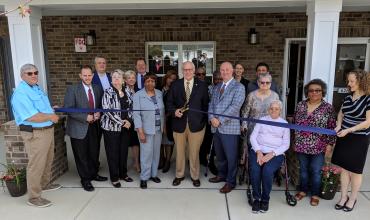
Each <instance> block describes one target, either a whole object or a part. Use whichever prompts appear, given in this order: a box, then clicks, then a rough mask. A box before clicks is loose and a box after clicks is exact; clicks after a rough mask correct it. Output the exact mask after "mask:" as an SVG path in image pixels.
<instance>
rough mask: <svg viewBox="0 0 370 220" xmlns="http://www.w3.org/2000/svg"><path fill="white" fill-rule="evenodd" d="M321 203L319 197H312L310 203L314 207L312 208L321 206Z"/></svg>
mask: <svg viewBox="0 0 370 220" xmlns="http://www.w3.org/2000/svg"><path fill="white" fill-rule="evenodd" d="M319 202H320V200H319V198H318V197H316V196H315V197H311V201H310V204H311V205H312V206H318V205H319Z"/></svg>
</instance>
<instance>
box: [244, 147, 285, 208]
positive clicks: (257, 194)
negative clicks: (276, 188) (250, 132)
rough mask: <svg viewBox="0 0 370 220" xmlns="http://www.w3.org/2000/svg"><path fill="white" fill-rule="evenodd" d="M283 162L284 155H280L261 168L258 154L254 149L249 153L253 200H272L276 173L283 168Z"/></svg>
mask: <svg viewBox="0 0 370 220" xmlns="http://www.w3.org/2000/svg"><path fill="white" fill-rule="evenodd" d="M283 161H284V155H279V156H276V157H273V158H272V159H271V160H269V161H268V162H267V163H264V164H262V166H260V165H259V164H258V163H257V154H256V152H255V151H254V150H252V149H251V150H250V151H249V166H250V169H249V170H250V178H251V184H252V189H253V199H255V200H257V201H263V202H268V201H269V200H270V192H271V189H272V182H273V179H274V173H275V171H277V170H278V169H279V168H280V167H281V164H282V163H283ZM261 184H262V190H261Z"/></svg>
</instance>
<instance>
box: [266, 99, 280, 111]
mask: <svg viewBox="0 0 370 220" xmlns="http://www.w3.org/2000/svg"><path fill="white" fill-rule="evenodd" d="M272 105H278V106H279V108H280V110H282V109H283V103H282V102H281V101H280V100H273V101H271V103H270V106H269V108H271V106H272Z"/></svg>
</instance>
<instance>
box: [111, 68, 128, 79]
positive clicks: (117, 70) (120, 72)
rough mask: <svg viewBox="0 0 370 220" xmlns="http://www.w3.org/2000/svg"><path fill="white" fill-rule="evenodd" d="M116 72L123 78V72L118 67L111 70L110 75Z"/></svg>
mask: <svg viewBox="0 0 370 220" xmlns="http://www.w3.org/2000/svg"><path fill="white" fill-rule="evenodd" d="M116 74H118V75H119V76H121V77H122V78H125V73H124V72H123V71H122V70H120V69H115V70H113V71H112V73H111V76H112V77H113V75H116Z"/></svg>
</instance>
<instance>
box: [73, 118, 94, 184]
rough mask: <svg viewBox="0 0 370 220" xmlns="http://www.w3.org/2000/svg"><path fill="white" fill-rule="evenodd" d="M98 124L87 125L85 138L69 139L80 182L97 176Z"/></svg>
mask: <svg viewBox="0 0 370 220" xmlns="http://www.w3.org/2000/svg"><path fill="white" fill-rule="evenodd" d="M98 126H99V123H98V122H94V123H91V124H89V127H88V129H87V133H86V136H85V138H83V139H77V138H71V145H72V151H73V155H74V157H75V162H76V167H77V171H78V174H79V175H80V178H81V182H89V181H91V180H93V179H94V178H95V177H96V175H97V174H98V169H97V167H98V166H97V164H98V162H99V161H98V160H97V158H98V157H99V143H98Z"/></svg>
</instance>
